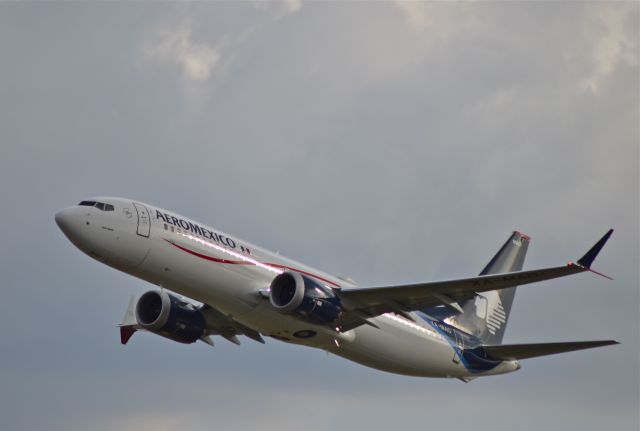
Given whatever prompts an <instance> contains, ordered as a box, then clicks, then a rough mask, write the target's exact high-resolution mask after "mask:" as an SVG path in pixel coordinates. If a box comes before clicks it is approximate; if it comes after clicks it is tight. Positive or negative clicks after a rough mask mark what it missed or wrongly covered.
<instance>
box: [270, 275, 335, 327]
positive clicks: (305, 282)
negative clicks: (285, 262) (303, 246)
mask: <svg viewBox="0 0 640 431" xmlns="http://www.w3.org/2000/svg"><path fill="white" fill-rule="evenodd" d="M269 301H270V302H271V305H273V307H274V308H275V309H276V310H278V311H280V312H281V313H286V314H294V315H296V316H297V317H299V318H301V319H303V320H307V321H310V322H312V323H319V324H327V323H332V322H334V321H335V320H336V319H338V317H340V315H341V314H342V307H341V305H340V298H338V297H337V296H336V295H335V293H334V292H333V291H332V290H331V289H329V288H327V287H325V286H323V285H322V284H320V283H318V282H317V281H315V280H314V279H313V278H311V277H307V276H306V275H303V274H300V273H299V272H289V271H287V272H283V273H282V274H280V275H278V276H277V277H276V278H274V279H273V281H272V282H271V287H270V292H269Z"/></svg>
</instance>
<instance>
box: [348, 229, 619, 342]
mask: <svg viewBox="0 0 640 431" xmlns="http://www.w3.org/2000/svg"><path fill="white" fill-rule="evenodd" d="M612 232H613V229H610V230H609V231H608V232H607V233H606V234H605V235H604V236H603V237H602V238H601V239H600V240H599V241H598V242H597V243H596V244H595V245H594V246H593V247H591V249H589V251H588V252H587V253H585V255H584V256H583V257H581V258H580V259H578V261H577V263H569V264H567V265H565V266H557V267H551V268H542V269H535V270H529V271H518V272H509V273H503V274H491V275H481V276H477V277H470V278H462V279H457V280H445V281H435V282H427V283H416V284H407V285H399V286H386V287H368V288H354V289H341V290H336V293H337V294H338V296H339V297H340V298H341V300H342V302H343V304H344V306H345V308H346V309H347V313H345V315H344V316H343V317H342V318H341V321H340V322H338V326H339V327H340V328H341V329H342V330H343V331H346V330H349V329H352V328H355V327H357V326H360V325H361V324H363V319H365V320H366V319H367V318H370V317H375V316H378V315H381V314H384V313H389V312H395V313H398V314H401V315H406V312H408V311H415V310H420V309H423V308H427V307H432V306H436V305H445V306H448V307H451V308H453V309H456V310H459V308H460V306H459V304H458V302H459V301H462V300H465V299H472V298H474V297H475V296H476V295H477V294H478V293H481V292H487V291H491V290H497V289H505V288H508V287H515V286H521V285H524V284H531V283H537V282H540V281H544V280H550V279H553V278H559V277H565V276H568V275H572V274H578V273H580V272H585V271H590V270H591V269H590V267H591V264H592V263H593V261H594V259H595V258H596V256H597V255H598V253H599V252H600V250H601V249H602V247H604V244H605V243H606V242H607V240H608V239H609V237H610V236H611V234H612ZM594 272H595V271H594Z"/></svg>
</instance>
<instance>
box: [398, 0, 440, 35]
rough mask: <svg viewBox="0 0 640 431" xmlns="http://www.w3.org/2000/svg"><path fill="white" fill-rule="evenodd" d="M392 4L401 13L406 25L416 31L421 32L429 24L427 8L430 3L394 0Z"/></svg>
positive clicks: (429, 16)
mask: <svg viewBox="0 0 640 431" xmlns="http://www.w3.org/2000/svg"><path fill="white" fill-rule="evenodd" d="M394 4H395V5H396V6H397V7H398V8H399V9H400V10H401V11H402V14H403V15H404V18H405V19H406V20H407V23H408V24H409V25H410V26H411V27H412V28H413V29H416V30H421V29H424V28H425V27H427V26H428V25H429V24H430V23H431V14H430V13H429V7H430V5H431V3H426V2H419V1H407V0H394Z"/></svg>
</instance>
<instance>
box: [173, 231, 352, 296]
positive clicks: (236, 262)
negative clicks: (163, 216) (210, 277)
mask: <svg viewBox="0 0 640 431" xmlns="http://www.w3.org/2000/svg"><path fill="white" fill-rule="evenodd" d="M163 239H164V238H163ZM164 240H165V241H167V242H168V243H169V244H171V245H172V246H174V247H177V248H179V249H180V250H182V251H184V252H187V253H189V254H191V255H193V256H196V257H199V258H200V259H204V260H208V261H210V262H216V263H222V264H225V265H255V263H253V262H250V261H245V260H228V259H219V258H217V257H213V256H208V255H206V254H202V253H198V252H197V251H193V250H191V249H189V248H186V247H182V246H180V245H178V244H176V243H174V242H172V241H169V240H168V239H164ZM260 263H261V264H263V265H266V266H271V267H273V268H278V269H289V270H291V271H296V272H299V273H300V274H304V275H308V276H309V277H313V278H317V279H318V280H321V281H324V282H325V283H329V284H332V285H334V286H336V287H340V285H339V284H336V283H334V282H333V281H330V280H327V279H326V278H322V277H319V276H317V275H315V274H312V273H310V272H306V271H302V270H301V269H296V268H292V267H290V266H286V265H280V264H279V263H265V262H260Z"/></svg>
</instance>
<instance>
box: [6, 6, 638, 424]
mask: <svg viewBox="0 0 640 431" xmlns="http://www.w3.org/2000/svg"><path fill="white" fill-rule="evenodd" d="M638 14H639V5H638V3H637V2H626V3H616V2H598V3H588V2H527V3H523V2H502V3H489V2H477V3H399V2H386V3H385V2H376V3H369V2H358V3H339V4H338V3H331V4H327V3H302V2H299V1H288V2H282V3H262V2H260V3H258V2H255V3H254V2H243V3H233V4H232V3H197V4H185V3H180V4H178V3H153V4H151V3H146V2H145V3H142V2H140V3H135V4H129V3H104V2H103V3H96V4H83V3H78V2H70V3H6V2H4V3H2V4H0V145H1V148H2V155H1V157H0V198H1V202H2V223H1V224H0V230H1V233H2V238H3V239H4V246H3V247H1V248H0V271H1V273H2V280H3V282H2V287H1V289H2V290H1V292H2V299H1V300H0V342H1V346H2V347H0V352H1V354H0V428H1V429H6V430H29V431H33V430H68V431H75V430H78V431H80V430H82V431H94V430H96V431H109V430H136V431H145V430H154V431H164V430H184V429H196V428H198V429H203V428H204V427H207V429H213V428H215V429H248V428H250V427H252V428H256V427H258V426H259V427H260V429H263V430H288V429H300V428H304V429H305V430H306V431H315V430H324V429H336V428H347V427H351V428H355V429H369V430H386V429H389V428H392V429H397V427H398V426H402V427H407V428H409V429H425V428H426V427H429V429H451V428H452V427H453V428H455V429H469V428H473V429H491V430H496V429H497V430H510V429H518V430H539V429H581V430H583V431H586V430H602V429H611V428H612V427H615V428H616V429H617V430H637V429H638V427H639V420H638V408H639V407H638V404H639V396H638V391H639V374H638V373H639V361H638V350H639V338H640V336H639V329H638V328H639V326H640V322H639V317H638V309H639V295H638V291H639V284H640V282H639V276H638V267H639V261H640V253H639V250H638V248H639V245H638V243H639V236H640V233H639V217H640V214H639V196H640V190H639V173H638V172H639V156H638V147H639V139H640V132H639V120H638V119H639V115H640V113H639V106H640V103H639V94H640V89H639V81H640V79H639V70H638V69H639V46H638V39H639V30H638V27H639V18H638V16H639V15H638ZM95 195H113V196H125V197H131V198H132V199H137V200H141V201H144V202H149V203H151V204H154V205H158V206H161V207H164V208H167V209H170V210H173V211H176V212H178V213H182V214H184V215H186V216H188V217H191V218H193V219H196V220H199V221H201V222H202V223H205V224H208V225H211V226H215V227H216V228H218V229H221V230H223V231H226V232H229V233H232V234H234V235H236V236H238V237H240V238H245V239H246V240H248V241H251V242H254V243H256V244H259V245H261V246H264V247H267V248H271V249H274V250H279V251H280V252H281V253H282V254H284V255H286V256H290V257H292V258H295V259H297V260H301V261H303V262H305V263H308V264H310V265H313V266H316V267H318V268H320V269H322V270H326V271H328V272H331V273H334V274H336V275H343V276H350V277H352V278H354V279H355V280H357V281H358V282H359V283H360V284H362V285H374V284H375V285H380V284H384V283H402V282H412V281H422V280H430V279H442V278H449V277H456V276H467V275H472V274H476V273H478V272H479V271H480V269H481V268H482V267H483V266H484V265H485V264H486V263H487V261H488V260H489V259H490V258H491V256H492V255H493V254H494V253H495V252H496V250H497V249H498V248H499V246H500V245H501V244H502V243H503V242H504V240H505V239H506V238H507V236H508V235H509V234H510V232H511V231H512V230H514V229H519V230H522V231H524V232H526V233H528V234H529V235H531V236H532V238H533V239H532V243H531V246H530V247H529V253H528V257H527V262H526V263H525V267H526V268H534V267H538V266H547V265H556V264H562V263H565V262H566V261H568V260H571V259H576V258H578V257H580V256H581V255H582V253H584V251H586V250H587V249H588V247H590V246H591V245H592V244H593V243H594V242H595V241H596V240H597V239H598V238H599V237H600V236H601V235H602V234H603V233H604V232H606V230H607V229H609V228H610V227H614V228H615V229H616V232H615V234H614V236H613V237H612V238H611V240H610V242H609V243H608V244H607V246H606V248H605V249H604V250H603V252H602V254H601V255H600V256H599V258H598V260H597V261H596V263H595V268H596V269H597V270H599V271H602V272H604V273H606V274H609V275H611V276H613V277H614V278H615V280H614V281H607V280H606V279H604V278H601V277H597V276H595V275H593V274H581V275H577V276H575V277H571V278H570V279H562V280H554V281H550V282H545V283H541V284H539V285H535V286H527V287H523V288H521V289H519V291H518V294H517V295H516V298H515V303H514V306H513V309H512V314H511V319H510V320H509V327H508V329H507V333H506V337H505V342H508V343H517V342H551V341H569V340H588V339H609V338H613V339H616V340H619V341H621V343H622V344H621V345H620V346H614V347H607V348H601V349H595V350H590V351H584V352H577V353H567V354H564V355H558V356H553V357H548V358H542V359H532V360H529V361H525V362H524V364H523V368H522V369H521V370H520V371H518V372H517V373H514V374H510V375H506V376H500V377H494V378H486V379H478V380H475V381H474V382H472V383H469V384H464V383H461V382H459V381H457V380H437V379H420V378H408V377H401V376H395V375H391V374H386V373H383V372H380V371H375V370H371V369H367V368H365V367H362V366H360V365H357V364H354V363H350V362H348V361H346V360H344V359H341V358H337V357H334V356H329V355H327V354H326V353H324V352H322V351H318V350H312V349H307V348H303V347H297V346H291V345H286V344H283V343H280V342H277V341H275V340H268V341H267V344H266V345H264V346H263V345H258V344H256V343H254V342H252V341H250V340H246V341H244V340H243V345H242V346H241V347H237V346H235V345H231V344H230V343H227V342H225V340H220V341H218V342H217V343H216V346H215V348H213V349H212V348H210V347H208V346H206V345H204V344H202V343H198V344H196V345H192V346H184V345H179V344H177V343H172V342H170V341H168V340H165V339H163V338H161V337H157V336H153V335H151V334H141V335H136V336H135V337H134V338H133V339H132V341H131V342H130V344H129V345H127V346H126V347H122V346H121V345H120V344H119V336H118V332H117V329H116V328H115V325H116V324H117V323H119V321H120V319H121V318H122V315H123V314H124V311H125V308H126V306H127V303H128V300H129V297H130V295H132V294H140V293H142V292H144V291H145V290H148V289H150V288H151V286H150V285H148V284H145V283H144V282H142V281H140V280H137V279H134V278H132V277H130V276H128V275H125V274H122V273H119V272H117V271H115V270H113V269H111V268H108V267H106V266H104V265H102V264H100V263H98V262H96V261H93V260H91V259H90V258H88V257H87V256H85V255H83V254H82V253H81V252H80V251H78V250H77V249H75V248H74V247H73V246H72V245H71V243H69V241H68V240H67V239H66V238H65V237H64V236H63V235H62V233H61V232H60V231H59V230H58V228H57V226H56V225H55V223H54V221H53V215H54V213H55V211H56V210H58V209H60V208H63V207H66V206H70V205H73V204H76V203H77V202H79V201H80V200H81V199H83V198H86V197H89V196H95Z"/></svg>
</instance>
